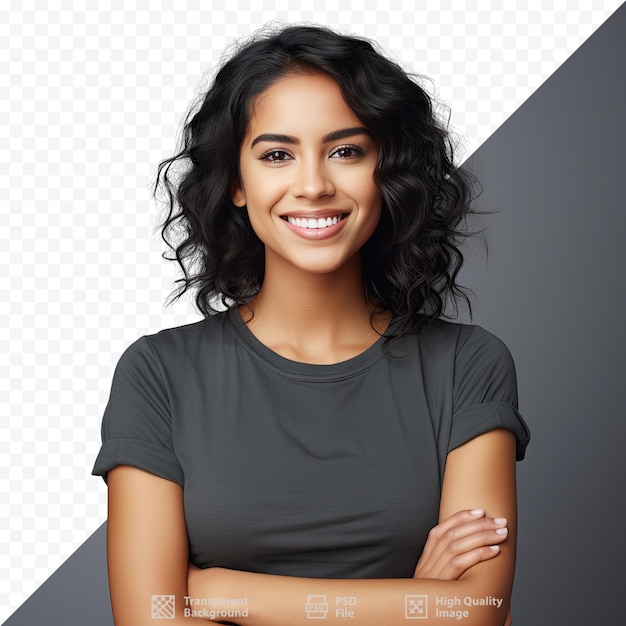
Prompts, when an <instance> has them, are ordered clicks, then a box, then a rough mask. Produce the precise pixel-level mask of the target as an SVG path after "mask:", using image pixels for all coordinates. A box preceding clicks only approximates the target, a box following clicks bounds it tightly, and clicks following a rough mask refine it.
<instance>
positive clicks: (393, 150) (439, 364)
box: [93, 27, 529, 626]
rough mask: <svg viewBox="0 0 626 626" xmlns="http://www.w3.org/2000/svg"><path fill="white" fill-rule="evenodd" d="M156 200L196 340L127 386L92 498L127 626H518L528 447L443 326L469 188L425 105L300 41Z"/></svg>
mask: <svg viewBox="0 0 626 626" xmlns="http://www.w3.org/2000/svg"><path fill="white" fill-rule="evenodd" d="M181 168H182V169H181ZM159 175H160V176H159V181H160V183H161V184H162V185H163V186H164V188H165V190H166V192H167V194H168V198H169V212H168V215H167V217H166V219H165V220H164V223H163V231H162V232H163V237H164V239H165V240H166V241H167V242H168V243H169V244H170V246H171V247H172V249H173V250H174V252H175V257H174V258H175V260H176V261H177V262H178V263H179V264H180V266H181V268H182V270H183V278H181V279H180V289H179V290H178V293H177V297H178V296H180V295H181V294H182V293H184V292H185V291H187V290H190V289H197V294H196V303H197V305H198V307H199V309H200V311H201V312H202V313H203V315H204V319H203V320H202V321H200V322H196V323H194V324H188V325H186V326H181V327H178V328H172V329H166V330H163V331H161V332H160V333H157V334H154V335H147V336H144V337H141V338H140V339H138V340H137V341H136V342H135V343H133V344H132V345H131V346H130V347H129V348H128V349H127V350H126V351H125V353H124V354H123V355H122V357H121V358H120V361H119V364H118V366H117V368H116V371H115V375H114V379H113V385H112V388H111V395H110V399H109V402H108V404H107V408H106V411H105V415H104V418H103V424H102V438H103V444H102V448H101V451H100V453H99V455H98V458H97V460H96V464H95V467H94V470H93V473H94V474H96V475H101V476H103V477H104V478H105V480H106V481H107V484H108V488H109V518H108V527H107V529H108V530H107V532H108V535H107V549H108V565H109V582H110V589H111V600H112V606H113V613H114V616H115V623H116V626H127V625H131V624H132V625H133V626H142V625H143V624H148V623H152V622H151V619H152V616H153V615H154V611H155V604H154V598H157V601H158V602H157V605H158V606H157V608H156V611H157V613H158V612H159V611H160V610H161V608H160V607H161V605H160V604H159V602H165V601H166V600H167V602H166V604H167V607H168V610H170V611H171V617H172V620H173V621H172V622H170V623H174V624H176V623H180V624H182V623H185V624H187V623H189V620H192V621H194V622H196V621H199V620H203V621H204V622H205V623H225V622H223V621H219V620H223V619H228V620H230V621H228V622H227V623H234V624H238V625H241V626H247V625H250V626H265V625H268V626H270V625H271V626H283V625H284V626H294V625H295V626H298V625H299V624H308V623H309V619H310V618H312V617H315V618H322V617H323V618H325V620H326V623H332V624H335V623H339V622H341V623H343V622H342V620H344V619H346V618H350V619H351V620H352V623H354V624H359V625H361V626H368V625H370V624H376V625H377V626H378V625H379V624H385V625H389V626H394V625H395V624H404V623H405V620H406V619H407V618H408V619H422V620H425V623H437V624H438V625H443V624H448V623H456V621H455V620H456V619H457V618H456V617H455V615H456V613H457V612H456V611H449V610H447V608H449V607H450V606H452V607H453V606H455V603H454V598H457V597H464V598H470V599H475V601H474V600H472V601H471V602H468V603H467V608H464V609H463V610H464V614H463V619H464V623H465V624H467V625H469V624H480V625H481V626H485V625H486V626H491V625H496V624H498V625H502V624H504V623H508V622H510V612H509V601H510V594H511V587H512V583H513V571H514V565H515V537H516V495H515V461H516V459H518V460H519V459H522V458H523V456H524V450H525V447H526V445H527V443H528V439H529V432H528V429H527V427H526V424H525V422H524V420H523V419H522V417H521V416H520V415H519V413H518V412H517V390H516V381H515V369H514V366H513V361H512V359H511V356H510V354H509V352H508V350H507V349H506V347H505V346H504V345H503V344H502V342H500V341H499V340H498V339H497V338H496V337H494V336H493V335H491V334H490V333H488V332H487V331H485V330H483V329H482V328H480V327H478V326H472V325H466V324H456V323H451V322H448V321H444V320H443V319H441V316H442V314H443V313H444V305H445V303H446V301H447V300H452V301H453V300H454V298H455V297H459V296H462V291H461V290H460V288H459V287H458V285H457V283H456V276H457V273H458V271H459V268H460V266H461V263H462V260H463V257H462V255H461V253H460V251H459V249H458V241H459V238H460V237H461V236H462V235H461V232H460V228H459V227H460V224H461V223H462V219H463V218H464V216H465V215H467V213H468V212H469V211H470V200H471V186H470V179H469V177H468V176H467V175H466V174H465V173H464V172H463V171H462V170H460V169H458V168H457V167H456V166H455V165H454V164H453V159H452V152H451V149H450V142H449V140H448V137H447V133H446V131H445V129H444V128H443V127H442V126H441V125H440V124H439V123H438V121H437V120H436V118H435V117H434V115H433V107H432V103H431V101H430V99H429V97H428V96H427V95H426V94H425V92H424V91H423V90H422V89H421V88H420V87H419V85H418V84H417V83H416V82H414V81H413V80H412V79H411V78H410V77H409V76H407V74H405V73H404V72H403V71H402V70H401V69H400V68H399V67H398V66H396V65H395V64H394V63H392V62H390V61H388V60H387V59H385V58H384V57H383V56H382V55H381V54H379V53H378V52H376V51H375V49H374V48H373V46H372V45H371V44H370V43H368V42H366V41H364V40H361V39H358V38H355V37H347V36H343V35H339V34H336V33H334V32H332V31H330V30H328V29H324V28H317V27H288V28H284V29H282V30H280V31H278V32H276V33H273V34H269V35H263V36H260V37H258V38H255V39H253V40H251V41H250V42H248V43H246V44H244V45H242V46H241V47H240V49H239V50H238V52H237V53H236V54H235V55H234V56H233V57H232V58H231V59H230V60H228V61H227V62H226V63H225V64H224V66H223V67H222V68H221V70H220V71H219V72H218V74H217V76H216V78H215V82H214V84H213V85H212V86H211V88H210V89H209V91H208V92H207V93H206V94H205V96H204V97H203V100H202V102H201V104H200V107H199V108H198V109H197V110H196V111H194V112H192V113H191V115H190V117H189V119H188V121H187V124H186V127H185V135H184V138H183V145H182V149H181V151H180V152H179V153H178V154H177V155H176V156H174V157H172V158H171V159H168V160H166V161H164V162H163V163H162V164H161V166H160V169H159ZM174 181H176V182H174ZM175 233H178V234H179V235H181V234H182V236H180V238H179V239H178V241H177V242H176V243H174V242H173V241H172V239H173V237H174V235H175ZM219 301H221V304H222V305H223V306H222V307H220V306H219V304H218V303H219ZM222 308H226V310H225V311H223V310H221V309H222ZM163 598H166V600H163ZM485 598H490V599H493V602H492V601H490V602H489V603H486V602H480V601H479V600H480V599H485ZM150 599H152V605H150ZM450 601H453V604H452V605H450V604H449V602H450ZM205 605H206V606H209V605H210V606H211V607H216V606H219V607H225V608H224V611H223V612H221V613H220V612H219V611H214V610H206V611H204V610H198V607H199V606H205ZM428 606H431V607H434V606H442V607H444V608H446V610H445V611H444V610H443V609H442V610H441V613H440V614H437V615H435V614H434V613H433V614H431V615H430V616H429V614H428ZM151 608H152V614H151V612H150V610H151ZM444 613H445V615H444ZM465 613H467V615H465ZM158 616H159V615H157V617H158ZM183 618H184V621H183ZM429 620H430V621H429ZM423 623H424V622H423Z"/></svg>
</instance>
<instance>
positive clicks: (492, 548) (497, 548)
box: [489, 546, 500, 552]
mask: <svg viewBox="0 0 626 626" xmlns="http://www.w3.org/2000/svg"><path fill="white" fill-rule="evenodd" d="M489 547H490V548H491V551H492V552H498V550H500V546H489Z"/></svg>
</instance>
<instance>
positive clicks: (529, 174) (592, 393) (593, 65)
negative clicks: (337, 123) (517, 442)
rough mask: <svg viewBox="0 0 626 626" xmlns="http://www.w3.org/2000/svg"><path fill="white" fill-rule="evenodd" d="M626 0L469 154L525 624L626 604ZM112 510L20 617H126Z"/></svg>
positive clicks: (476, 257)
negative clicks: (510, 464)
mask: <svg viewBox="0 0 626 626" xmlns="http://www.w3.org/2000/svg"><path fill="white" fill-rule="evenodd" d="M625 65H626V5H622V7H621V8H620V9H618V11H617V12H616V13H615V14H613V16H612V17H611V18H610V19H609V21H608V22H606V23H605V24H604V25H603V26H602V27H601V28H600V29H599V30H598V31H596V33H595V34H594V35H593V36H592V37H591V38H590V39H589V40H588V41H587V42H586V43H585V44H584V45H583V46H582V47H581V48H580V49H579V50H578V51H577V52H576V53H575V54H574V55H573V56H572V57H571V58H570V59H569V60H568V61H567V62H566V63H565V64H564V65H563V66H562V67H561V68H560V70H559V71H558V72H556V74H554V75H553V76H552V77H551V78H550V79H549V80H548V81H547V82H546V83H545V84H544V85H543V86H542V87H541V88H540V89H539V90H538V91H537V92H536V93H535V94H534V95H533V96H532V97H531V98H530V99H529V100H528V101H527V102H526V103H525V104H524V105H523V106H522V107H521V108H520V109H519V110H518V111H517V112H516V113H515V114H514V115H513V116H512V117H511V118H510V119H509V120H508V121H507V122H506V123H505V124H504V125H503V126H502V127H501V128H500V129H499V130H498V131H497V132H496V133H495V134H494V135H493V136H492V137H491V138H490V139H489V140H488V141H487V142H486V143H485V144H483V146H482V147H481V148H480V149H479V150H478V151H477V152H476V153H475V154H474V155H473V156H472V158H471V159H470V165H471V166H472V168H473V169H474V170H475V171H476V172H477V174H478V175H479V177H480V179H481V181H482V183H483V185H484V193H483V196H482V198H481V206H482V207H483V208H486V209H494V208H495V209H498V213H496V214H494V215H492V216H491V217H489V219H488V220H487V221H486V223H487V224H488V226H489V230H488V240H489V246H490V253H489V257H488V258H486V257H485V256H484V255H482V254H481V252H480V249H479V248H475V249H474V250H473V251H472V253H471V255H470V258H469V262H468V265H467V268H466V269H465V271H464V279H465V282H466V283H467V284H469V285H470V286H471V287H472V288H473V289H474V290H475V292H476V293H477V295H478V298H477V300H476V304H475V318H474V321H475V322H476V323H479V324H481V325H484V326H485V327H487V328H489V329H490V330H492V331H493V332H495V333H496V334H498V335H499V336H500V337H502V339H503V340H504V341H505V342H506V343H507V344H508V345H509V347H510V348H511V351H512V352H513V355H514V357H515V360H516V363H517V369H518V376H519V387H520V398H521V403H520V408H521V409H522V412H523V414H524V415H525V417H526V418H527V420H528V422H529V424H530V425H531V428H532V431H533V440H532V442H531V445H530V447H529V450H528V453H527V458H526V460H525V461H524V462H523V463H521V464H520V465H519V466H518V469H519V502H520V533H519V551H518V567H517V578H516V587H515V592H514V597H513V616H514V622H515V624H516V625H519V624H521V625H528V626H530V625H532V626H537V625H542V624H549V625H553V624H568V625H571V626H577V625H581V626H582V625H588V624H592V623H593V624H605V623H609V621H611V622H614V621H615V619H616V618H618V619H619V618H620V615H621V612H622V610H623V608H622V603H621V596H620V594H619V589H618V586H619V583H620V581H621V579H622V578H623V574H622V568H621V558H620V557H623V555H624V554H625V553H626V549H625V547H626V546H625V543H626V542H625V540H624V535H623V534H622V533H621V516H620V513H621V502H620V500H621V492H622V491H623V485H621V483H623V477H624V476H625V475H626V472H625V469H626V468H625V463H624V455H623V453H622V449H621V448H622V443H623V442H624V441H625V440H626V426H625V423H626V420H625V419H624V418H625V417H626V402H625V400H624V393H623V390H622V385H623V384H624V380H625V379H626V376H625V374H626V371H625V368H624V365H623V357H622V354H623V352H624V348H626V345H625V344H626V342H625V340H624V336H625V332H624V328H623V320H624V319H625V316H626V310H625V309H626V297H625V293H624V291H625V290H624V279H623V276H622V274H623V271H622V270H623V267H624V261H623V259H622V247H623V246H624V244H625V243H626V241H625V237H624V233H625V232H626V210H625V209H626V206H625V204H626V202H625V201H624V196H623V192H622V184H621V183H622V180H621V178H622V170H623V165H624V156H623V154H624V147H625V146H626V124H625V122H624V112H625V111H626V67H625ZM105 532H106V527H105V525H102V526H101V527H100V528H99V529H98V530H97V531H96V532H95V533H94V534H93V535H92V536H91V537H90V539H89V540H88V541H87V542H85V544H84V545H83V546H82V547H81V548H80V549H79V550H77V551H76V553H75V554H74V555H73V556H72V557H70V559H68V560H67V561H66V562H65V563H64V564H63V566H62V567H61V568H59V570H57V572H55V573H54V574H53V575H52V576H51V577H50V579H49V580H48V581H47V582H46V583H44V584H43V585H42V586H41V587H40V589H39V590H38V591H37V592H36V593H34V594H33V595H32V596H31V597H30V598H29V599H28V600H27V601H26V602H25V603H24V604H23V605H22V606H21V607H20V608H19V609H18V610H17V611H16V612H15V613H14V614H13V616H12V617H10V618H9V619H8V620H7V621H6V622H5V625H6V626H31V625H33V624H46V625H47V626H73V625H79V624H90V626H112V619H111V612H110V608H109V603H108V586H107V580H106V555H105Z"/></svg>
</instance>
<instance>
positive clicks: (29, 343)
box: [0, 0, 621, 619]
mask: <svg viewBox="0 0 626 626" xmlns="http://www.w3.org/2000/svg"><path fill="white" fill-rule="evenodd" d="M8 4H9V8H8V9H7V8H6V3H3V8H2V9H0V91H1V94H2V98H1V99H0V120H1V121H0V190H1V191H0V208H1V211H2V227H1V229H0V230H1V235H0V236H1V237H2V244H1V245H0V259H1V260H0V278H1V280H2V293H3V297H2V304H1V305H0V306H1V308H0V317H1V324H0V371H1V376H0V386H1V387H0V393H1V394H2V402H1V403H0V407H1V413H0V562H1V563H3V566H2V568H1V569H0V572H1V573H0V577H1V578H0V606H1V607H6V616H5V615H1V614H0V618H2V619H4V618H5V617H8V615H9V614H10V613H12V612H13V611H14V610H15V609H16V608H17V607H18V606H19V605H20V604H21V603H22V602H23V601H24V600H25V599H26V598H27V597H28V596H29V595H30V594H31V593H33V592H34V591H35V590H36V589H37V587H39V586H40V585H41V584H42V583H43V582H44V581H45V580H46V579H47V578H48V577H49V576H50V575H51V574H52V573H53V572H54V570H56V569H57V568H58V567H59V566H60V565H61V564H62V563H63V561H64V560H65V559H67V558H68V557H69V556H70V555H71V554H72V553H73V552H74V551H75V550H76V549H77V548H78V547H79V546H80V545H81V544H82V543H83V542H84V541H85V540H86V539H87V538H88V537H89V535H91V533H93V532H94V531H95V530H96V529H97V528H98V526H99V525H100V524H101V523H102V522H103V521H104V520H105V518H106V486H105V484H104V482H103V481H102V479H101V478H98V477H93V476H91V475H90V472H91V468H92V466H93V462H94V459H95V457H96V454H97V452H98V449H99V445H100V420H101V416H102V412H103V410H104V407H105V404H106V401H107V398H108V393H109V388H110V383H111V377H112V374H113V368H114V366H115V363H116V362H117V359H118V358H119V356H120V354H121V353H122V351H123V350H124V348H125V347H126V346H127V345H128V344H129V343H131V342H132V341H134V340H135V339H136V338H138V337H139V336H140V335H143V334H146V333H153V332H156V331H158V330H159V329H161V328H164V327H169V326H176V325H180V324H185V323H188V322H192V321H196V320H197V319H199V315H198V314H197V313H196V312H195V311H194V309H193V307H192V305H191V303H190V300H186V301H183V302H180V303H178V304H177V305H175V306H173V307H170V308H168V309H165V308H164V299H165V297H166V296H167V294H168V293H169V291H170V288H171V284H172V281H173V280H174V278H176V277H177V275H176V271H175V267H174V266H173V264H172V263H167V262H166V261H164V260H162V259H161V256H160V254H161V252H162V251H163V246H162V244H161V241H160V239H159V237H158V236H157V235H156V234H155V233H154V228H155V226H156V223H157V221H158V217H159V212H158V207H157V206H156V205H155V203H154V202H153V201H152V200H151V196H150V186H151V183H152V182H153V180H154V175H155V168H156V165H157V163H158V162H159V160H161V159H163V158H164V157H167V156H170V155H171V154H172V153H173V150H174V148H175V145H176V143H175V140H176V137H177V133H178V131H179V128H180V124H181V121H182V118H183V115H184V113H185V111H186V108H187V107H188V105H189V103H190V102H191V100H192V99H193V97H194V96H195V94H196V93H197V90H198V89H199V86H200V85H201V80H202V77H203V75H204V74H205V73H206V72H207V70H210V68H212V67H214V65H215V63H217V62H218V61H219V59H220V57H221V55H222V52H223V50H224V48H225V47H227V46H229V45H231V44H232V42H233V41H234V40H235V39H236V38H239V37H242V36H245V35H247V34H249V33H250V32H252V31H253V30H255V29H256V28H258V27H259V26H261V25H263V24H264V23H266V22H268V21H270V20H275V19H279V20H281V21H284V22H307V23H311V22H312V23H320V24H327V25H330V26H334V27H336V28H339V29H340V30H341V31H344V32H351V33H354V34H358V35H365V36H367V37H370V38H372V39H375V40H377V41H378V42H379V44H380V45H381V46H382V48H383V49H384V50H385V51H387V53H388V54H389V55H390V56H391V57H392V58H395V59H396V60H398V61H399V62H400V63H401V64H402V65H403V67H405V68H406V69H407V70H411V71H415V72H417V73H420V74H425V75H427V76H429V77H431V78H432V80H433V84H434V85H435V93H436V95H437V96H438V97H439V98H440V99H441V100H442V101H443V102H445V103H446V104H448V105H449V106H450V107H451V109H452V118H451V120H452V126H453V128H454V130H455V131H456V133H457V135H458V136H459V139H460V140H461V141H462V142H463V144H464V150H463V152H462V153H460V154H461V156H465V157H467V156H469V155H470V154H471V153H472V152H473V151H474V150H475V149H476V148H477V147H478V146H479V145H480V144H481V142H482V141H484V140H485V139H486V138H487V137H489V135H490V134H491V133H492V132H493V131H494V130H496V129H497V128H498V127H499V126H500V125H501V124H502V122H503V121H504V120H505V119H506V118H507V117H508V116H509V115H510V114H511V113H513V112H514V111H515V110H516V108H517V107H518V106H519V105H520V104H521V103H522V102H523V101H524V100H525V99H526V98H527V97H528V96H529V95H530V94H531V93H532V92H533V91H534V90H535V89H536V88H537V87H539V86H540V85H541V84H542V83H543V82H544V81H545V80H546V78H547V77H548V76H549V75H550V74H551V73H552V72H553V71H554V70H555V69H556V68H558V66H559V65H561V64H562V63H563V62H564V61H565V60H566V59H567V58H568V56H569V55H570V54H571V53H572V52H574V51H575V50H576V49H577V48H578V47H579V46H580V45H581V44H582V43H583V41H584V40H585V39H587V37H589V36H590V35H591V34H592V33H593V32H594V31H595V30H596V29H597V28H598V27H599V26H600V25H601V24H602V23H603V22H604V21H605V20H606V19H607V18H608V17H609V16H610V15H611V13H613V12H614V11H615V10H616V9H617V8H618V7H619V5H620V4H621V2H617V1H614V0H613V1H600V0H596V1H595V2H594V3H593V4H594V6H595V8H593V9H591V8H589V6H590V4H591V3H584V8H583V6H582V5H583V3H574V2H565V1H563V0H557V1H554V2H551V3H543V4H547V5H548V8H546V7H545V6H542V3H541V2H537V1H533V2H525V3H522V2H517V3H505V2H495V1H491V2H490V1H489V0H483V1H482V2H480V8H479V2H478V1H477V0H468V1H466V2H451V1H450V0H443V1H441V2H420V3H414V2H412V1H408V0H407V1H400V0H397V1H396V0H391V1H390V2H389V3H388V4H389V5H390V6H391V8H390V9H383V8H380V7H381V6H382V5H383V3H380V2H378V1H377V0H347V1H344V0H336V1H335V2H333V3H329V4H332V5H333V6H334V7H336V8H335V9H333V10H329V9H326V8H325V5H326V4H327V3H326V2H322V1H319V2H317V1H309V0H297V1H293V2H292V1H286V0H272V1H271V2H270V1H258V2H254V1H250V0H248V1H244V0H240V1H236V0H230V1H229V2H225V1H224V0H220V1H217V2H212V3H210V2H206V0H205V1H204V2H201V1H200V0H198V1H195V2H191V1H189V2H185V1H183V0H177V1H176V2H161V3H159V2H142V3H137V6H136V7H135V8H133V2H130V1H129V0H126V1H124V2H122V1H121V0H118V1H115V2H100V3H97V6H98V10H93V9H88V8H86V7H87V5H88V3H87V2H63V1H62V0H48V1H47V2H46V3H44V2H36V1H35V0H21V1H20V2H17V1H14V2H11V1H9V3H8ZM94 4H96V3H91V5H94ZM227 4H228V5H229V6H230V8H226V5H227ZM576 4H580V5H581V6H578V7H576V6H575V5H576ZM11 5H12V8H11ZM46 5H47V8H46V9H42V8H41V7H45V6H46ZM211 5H212V6H211ZM414 5H419V6H420V7H423V6H425V5H430V8H419V9H415V8H414ZM146 7H150V8H146ZM511 7H515V8H511ZM6 564H8V567H7V566H6Z"/></svg>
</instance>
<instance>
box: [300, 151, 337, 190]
mask: <svg viewBox="0 0 626 626" xmlns="http://www.w3.org/2000/svg"><path fill="white" fill-rule="evenodd" d="M296 170H297V171H296V172H295V180H294V183H293V187H292V191H293V194H294V195H295V196H297V197H304V198H308V199H310V200H315V199H317V198H321V197H324V196H332V195H334V193H335V186H334V184H333V182H332V180H331V178H330V176H329V172H328V171H327V168H326V165H325V163H323V162H319V161H318V160H317V159H313V158H304V159H301V160H300V162H299V163H298V166H297V168H296Z"/></svg>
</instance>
